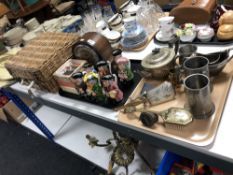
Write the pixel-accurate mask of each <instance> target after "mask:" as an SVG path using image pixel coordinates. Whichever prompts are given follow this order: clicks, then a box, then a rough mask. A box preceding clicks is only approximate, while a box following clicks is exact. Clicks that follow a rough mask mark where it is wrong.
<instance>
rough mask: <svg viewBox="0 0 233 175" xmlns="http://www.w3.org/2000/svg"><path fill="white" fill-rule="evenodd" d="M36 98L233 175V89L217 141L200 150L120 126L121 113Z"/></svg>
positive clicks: (20, 89)
mask: <svg viewBox="0 0 233 175" xmlns="http://www.w3.org/2000/svg"><path fill="white" fill-rule="evenodd" d="M155 47H162V45H156V44H154V43H153V41H152V42H150V44H149V45H148V47H147V48H146V49H144V50H143V51H141V52H136V53H135V52H123V55H124V56H126V57H128V58H130V59H133V60H142V59H143V58H144V57H145V56H146V55H147V54H148V53H150V52H151V50H152V49H154V48H155ZM231 47H233V46H232V45H227V46H208V47H207V46H199V47H198V52H201V53H209V52H216V51H220V50H224V49H226V48H231ZM231 55H232V53H231ZM11 90H13V91H14V92H16V93H18V94H21V95H24V96H28V95H27V89H26V88H25V87H24V86H22V85H20V84H19V83H16V84H14V85H12V86H11ZM34 94H35V97H34V100H36V101H38V102H40V103H42V104H44V105H47V106H50V107H52V108H55V109H57V110H60V111H63V112H66V113H69V114H71V115H73V116H76V117H78V118H81V119H84V120H88V121H90V122H93V123H96V124H98V125H102V126H104V127H107V128H109V129H112V130H116V131H120V132H123V133H125V134H127V135H129V136H132V137H135V138H138V139H141V140H144V141H146V142H149V143H151V144H154V145H156V146H159V147H161V148H164V149H167V150H170V151H173V152H175V153H177V154H180V155H183V156H186V157H189V158H191V159H194V160H198V161H202V162H204V163H207V164H209V165H213V166H216V167H219V168H222V169H223V170H225V171H227V172H231V173H233V150H232V148H233V141H232V140H231V134H232V133H233V117H232V115H231V113H232V110H231V108H232V106H233V100H232V99H233V87H231V88H230V92H229V95H228V99H227V102H226V105H225V108H224V112H223V115H222V119H221V123H220V125H219V129H218V133H217V136H216V139H215V141H214V142H213V143H212V145H209V146H208V147H197V146H194V145H191V144H188V143H185V142H182V141H179V140H176V139H171V138H166V137H163V136H160V135H158V134H154V133H150V132H148V131H145V130H142V129H139V128H136V127H132V126H129V125H126V124H122V123H119V122H117V114H118V113H117V112H115V111H113V110H110V109H106V108H103V107H99V106H96V105H92V104H89V103H85V102H82V101H77V100H72V99H69V98H65V97H61V96H59V95H58V94H51V93H44V92H43V93H42V92H39V91H36V90H35V91H34Z"/></svg>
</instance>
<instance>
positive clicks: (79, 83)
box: [71, 72, 87, 97]
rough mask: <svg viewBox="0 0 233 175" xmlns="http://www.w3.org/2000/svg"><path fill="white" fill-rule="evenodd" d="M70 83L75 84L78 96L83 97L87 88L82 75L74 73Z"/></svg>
mask: <svg viewBox="0 0 233 175" xmlns="http://www.w3.org/2000/svg"><path fill="white" fill-rule="evenodd" d="M71 81H72V82H73V83H74V84H75V89H76V90H77V93H78V95H80V96H81V97H84V96H85V94H86V89H87V86H86V84H85V83H84V81H83V73H82V72H76V73H74V74H73V75H72V77H71Z"/></svg>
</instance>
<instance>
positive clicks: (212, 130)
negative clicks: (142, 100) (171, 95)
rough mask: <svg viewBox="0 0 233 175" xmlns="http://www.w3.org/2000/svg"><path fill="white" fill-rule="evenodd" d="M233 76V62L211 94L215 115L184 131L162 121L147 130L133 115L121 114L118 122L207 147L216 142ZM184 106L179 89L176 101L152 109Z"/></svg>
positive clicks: (135, 92) (141, 82) (222, 74)
mask: <svg viewBox="0 0 233 175" xmlns="http://www.w3.org/2000/svg"><path fill="white" fill-rule="evenodd" d="M232 74H233V60H232V61H231V62H229V63H228V65H227V66H226V67H225V68H224V70H223V72H222V73H220V74H219V76H218V77H216V78H215V79H214V82H213V85H214V88H213V91H212V94H211V96H212V101H213V102H214V104H215V112H214V114H213V115H212V116H211V117H210V118H209V119H206V120H194V121H193V122H192V123H191V124H190V125H188V126H186V127H185V128H184V129H182V130H175V129H168V128H165V127H164V125H163V124H162V121H161V122H159V123H158V124H155V125H154V126H153V127H152V128H147V127H145V126H143V125H142V123H141V122H140V121H139V120H138V119H137V118H135V117H132V114H123V113H121V112H120V113H119V116H118V120H119V122H122V123H126V124H128V125H132V126H135V127H138V128H141V129H145V130H147V131H150V132H153V133H155V134H160V135H162V136H166V137H171V138H175V139H178V140H181V141H185V142H188V143H190V144H193V145H197V146H207V145H209V144H211V143H212V142H213V141H214V138H215V135H216V133H217V130H218V125H219V123H220V120H221V116H222V112H223V109H224V105H225V102H226V99H227V96H228V91H229V89H230V86H231V80H232ZM145 81H148V80H145V79H142V80H141V81H140V83H139V84H138V86H137V87H136V89H135V90H134V92H133V93H132V94H131V97H132V98H135V97H136V96H138V95H139V94H140V92H141V90H142V88H143V85H144V83H145ZM150 82H151V81H150ZM151 83H153V84H155V85H158V84H159V83H161V82H156V81H152V82H151ZM184 105H185V93H184V91H183V90H182V89H179V90H178V91H177V94H176V98H175V100H173V101H169V102H166V103H163V104H160V105H157V106H154V107H151V109H153V110H155V111H161V110H165V109H168V108H170V107H184ZM135 115H137V116H139V115H140V113H135ZM130 117H131V118H130Z"/></svg>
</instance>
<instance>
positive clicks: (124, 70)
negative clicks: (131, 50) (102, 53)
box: [113, 49, 134, 84]
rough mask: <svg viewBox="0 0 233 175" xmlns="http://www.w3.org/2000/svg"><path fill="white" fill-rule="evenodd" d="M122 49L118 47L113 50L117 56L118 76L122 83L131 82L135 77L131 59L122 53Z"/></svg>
mask: <svg viewBox="0 0 233 175" xmlns="http://www.w3.org/2000/svg"><path fill="white" fill-rule="evenodd" d="M121 53H122V51H121V50H120V49H116V50H114V51H113V56H114V57H115V63H116V69H117V71H116V72H117V76H118V79H119V81H120V83H121V84H127V83H128V82H131V81H132V80H133V78H134V74H133V72H132V70H131V65H130V60H129V59H127V58H126V57H123V56H122V55H121Z"/></svg>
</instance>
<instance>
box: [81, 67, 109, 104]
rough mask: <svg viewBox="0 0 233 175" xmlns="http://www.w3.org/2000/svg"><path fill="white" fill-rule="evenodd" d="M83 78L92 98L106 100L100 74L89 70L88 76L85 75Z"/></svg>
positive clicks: (88, 94) (88, 93) (87, 92)
mask: <svg viewBox="0 0 233 175" xmlns="http://www.w3.org/2000/svg"><path fill="white" fill-rule="evenodd" d="M86 75H87V74H86ZM83 80H84V82H85V83H86V86H87V89H86V94H87V96H88V97H90V99H96V100H97V101H102V102H104V101H105V100H106V96H105V95H104V93H103V89H102V87H101V85H100V83H99V77H98V74H96V73H94V72H89V73H88V75H87V76H84V79H83Z"/></svg>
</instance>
